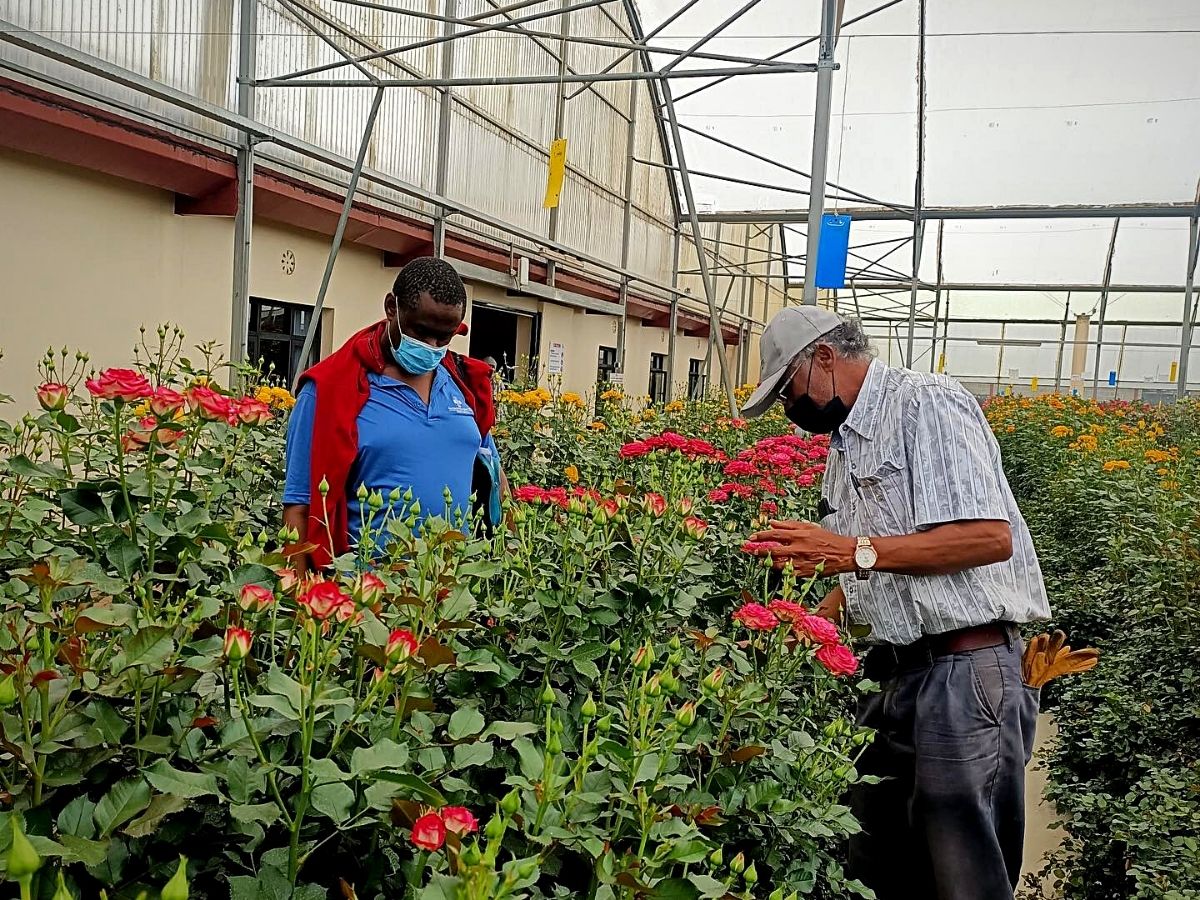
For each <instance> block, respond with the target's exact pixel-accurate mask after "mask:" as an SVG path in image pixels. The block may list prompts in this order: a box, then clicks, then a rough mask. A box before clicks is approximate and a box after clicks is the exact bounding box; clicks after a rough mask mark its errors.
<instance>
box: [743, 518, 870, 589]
mask: <svg viewBox="0 0 1200 900" xmlns="http://www.w3.org/2000/svg"><path fill="white" fill-rule="evenodd" d="M856 546H857V541H855V539H854V538H852V537H846V536H845V535H841V534H834V533H833V532H832V531H826V530H825V529H824V528H822V527H821V526H820V525H816V524H813V523H812V522H788V521H778V520H774V521H772V522H771V527H770V528H769V529H768V530H766V531H760V532H758V533H756V534H753V535H751V537H750V540H749V541H748V542H747V543H746V544H745V545H744V549H745V550H746V552H747V553H750V554H752V555H754V556H770V557H771V559H772V561H773V563H774V566H775V568H777V569H778V568H782V567H783V566H784V565H786V564H787V563H791V565H792V570H793V571H794V572H795V573H796V574H797V575H799V576H800V577H801V578H808V577H810V576H812V575H814V574H816V573H817V571H818V570H819V571H820V572H821V574H823V575H840V574H841V573H842V572H852V571H854V550H855V548H856Z"/></svg>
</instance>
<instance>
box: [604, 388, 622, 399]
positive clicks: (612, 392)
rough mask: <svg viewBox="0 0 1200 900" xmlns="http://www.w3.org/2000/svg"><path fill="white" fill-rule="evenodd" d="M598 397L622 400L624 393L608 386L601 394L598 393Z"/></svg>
mask: <svg viewBox="0 0 1200 900" xmlns="http://www.w3.org/2000/svg"><path fill="white" fill-rule="evenodd" d="M600 399H601V400H624V399H625V395H624V394H623V393H621V392H620V391H618V390H617V389H616V388H609V389H608V390H607V391H605V392H604V393H603V394H601V395H600Z"/></svg>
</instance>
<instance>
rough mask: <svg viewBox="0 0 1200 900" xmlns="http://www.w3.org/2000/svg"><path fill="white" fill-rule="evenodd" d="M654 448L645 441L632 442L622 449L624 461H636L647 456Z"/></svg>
mask: <svg viewBox="0 0 1200 900" xmlns="http://www.w3.org/2000/svg"><path fill="white" fill-rule="evenodd" d="M651 449H652V448H651V447H650V445H648V444H647V443H646V442H645V441H631V442H630V443H628V444H626V445H625V446H623V447H622V448H621V458H622V459H635V458H636V457H639V456H645V455H646V454H647V453H649V452H650V450H651Z"/></svg>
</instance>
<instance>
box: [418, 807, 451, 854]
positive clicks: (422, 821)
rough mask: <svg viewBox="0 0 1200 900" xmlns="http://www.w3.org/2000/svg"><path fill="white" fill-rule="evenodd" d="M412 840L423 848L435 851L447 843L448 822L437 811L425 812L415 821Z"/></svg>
mask: <svg viewBox="0 0 1200 900" xmlns="http://www.w3.org/2000/svg"><path fill="white" fill-rule="evenodd" d="M412 842H413V843H414V844H416V845H417V846H418V847H420V848H421V849H422V850H429V851H431V852H432V851H434V850H437V849H439V848H440V847H441V846H442V844H444V843H446V823H445V822H443V821H442V817H441V816H439V815H438V814H437V813H434V812H430V813H425V815H423V816H421V818H419V819H417V821H415V822H413V827H412Z"/></svg>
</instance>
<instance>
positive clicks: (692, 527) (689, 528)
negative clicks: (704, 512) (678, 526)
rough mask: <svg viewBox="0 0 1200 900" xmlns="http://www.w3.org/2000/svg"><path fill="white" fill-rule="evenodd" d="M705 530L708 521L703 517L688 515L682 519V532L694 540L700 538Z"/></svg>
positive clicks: (706, 529)
mask: <svg viewBox="0 0 1200 900" xmlns="http://www.w3.org/2000/svg"><path fill="white" fill-rule="evenodd" d="M706 531H708V523H707V522H705V521H704V520H703V519H698V518H696V517H695V516H688V517H687V518H686V519H684V520H683V533H684V534H686V535H687V536H688V537H690V538H693V539H694V540H697V541H698V540H700V538H702V537H704V533H705V532H706Z"/></svg>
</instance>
